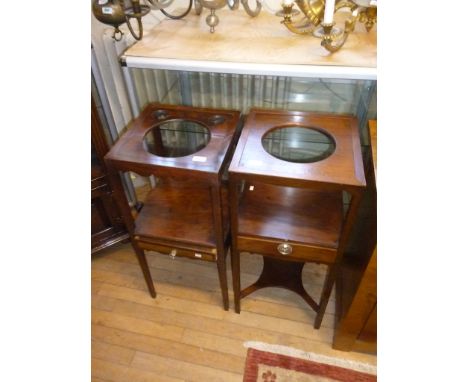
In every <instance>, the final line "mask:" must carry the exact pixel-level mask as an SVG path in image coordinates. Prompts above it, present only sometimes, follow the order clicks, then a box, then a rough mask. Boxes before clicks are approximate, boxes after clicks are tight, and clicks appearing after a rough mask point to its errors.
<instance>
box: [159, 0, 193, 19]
mask: <svg viewBox="0 0 468 382" xmlns="http://www.w3.org/2000/svg"><path fill="white" fill-rule="evenodd" d="M192 4H193V0H189V4H188V7H187V9H186V10H185V12H184V13H182V14H181V15H177V16H175V15H171V14H170V13H169V12H167V11H166V10H164V9H161V12H162V13H163V14H164V16H166V17H169V18H170V19H173V20H179V19H183V18H184V17H185V16H187V15H188V14H189V12H190V11H191V10H192Z"/></svg>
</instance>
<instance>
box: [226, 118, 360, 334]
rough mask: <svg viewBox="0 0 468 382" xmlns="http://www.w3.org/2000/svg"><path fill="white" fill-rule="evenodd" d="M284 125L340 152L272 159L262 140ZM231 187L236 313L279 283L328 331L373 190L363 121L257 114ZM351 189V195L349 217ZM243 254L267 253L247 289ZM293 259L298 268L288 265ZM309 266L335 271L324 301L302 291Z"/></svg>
mask: <svg viewBox="0 0 468 382" xmlns="http://www.w3.org/2000/svg"><path fill="white" fill-rule="evenodd" d="M284 126H303V127H308V128H313V129H315V130H319V131H322V132H324V133H326V134H328V135H329V136H331V137H332V138H333V140H334V142H335V145H336V147H335V151H334V153H333V154H332V155H331V156H329V157H328V158H326V159H323V160H321V161H318V162H313V163H292V162H288V161H284V160H281V159H278V158H277V157H274V156H273V155H270V154H269V153H267V151H266V150H265V149H264V148H263V145H262V137H263V136H264V135H265V134H266V133H267V132H269V131H271V130H273V129H276V128H278V127H284ZM229 182H230V185H229V191H230V207H231V232H232V249H231V254H232V255H231V261H232V275H233V288H234V302H235V310H236V312H238V313H239V312H240V299H241V298H242V297H245V296H247V295H248V294H250V293H252V292H253V291H255V290H257V289H260V288H263V287H268V286H273V285H274V286H277V287H283V288H286V289H289V290H293V291H294V292H296V293H298V294H299V295H300V296H301V297H302V298H304V299H305V300H306V302H307V303H308V304H309V305H310V306H311V307H312V308H313V309H314V310H316V311H317V315H316V318H315V322H314V327H315V328H317V329H318V328H320V326H321V323H322V319H323V315H324V313H325V309H326V306H327V304H328V300H329V298H330V294H331V291H332V289H333V286H334V285H335V280H336V277H337V273H338V269H339V265H340V261H341V257H342V254H343V249H344V247H345V244H346V242H347V240H348V238H349V235H350V232H351V229H352V226H353V223H354V220H355V218H356V214H357V210H358V206H359V203H360V200H361V192H362V189H363V187H364V186H365V184H366V183H365V176H364V170H363V163H362V154H361V146H360V141H359V134H358V130H357V120H356V119H355V118H352V117H349V116H337V115H325V114H315V113H306V112H290V111H271V110H260V109H253V110H251V112H250V113H249V115H248V117H247V119H246V123H245V125H244V128H243V130H242V133H241V136H240V139H239V144H238V145H237V148H236V151H235V153H234V156H233V160H232V163H231V165H230V167H229ZM242 185H244V187H242ZM252 186H253V191H251V187H252ZM311 189H312V190H314V191H315V192H312V191H311ZM343 191H347V192H349V194H350V195H351V202H350V205H349V208H348V210H347V212H346V215H345V216H344V217H343V216H342V214H341V213H342V207H341V206H342V192H343ZM281 243H283V244H285V243H286V244H288V245H289V246H290V249H291V248H292V252H291V254H290V255H283V254H281V253H280V251H279V250H278V244H281ZM301 243H302V244H306V245H308V247H307V246H304V245H302V246H301V245H300V244H301ZM241 250H243V251H250V252H253V251H255V252H257V253H260V254H263V255H264V269H263V271H262V274H261V275H260V278H259V279H258V280H257V282H256V283H254V284H252V285H251V286H249V287H247V288H245V289H243V290H241V285H240V256H239V252H240V251H241ZM269 257H271V259H270V258H269ZM289 261H295V262H296V265H290V264H288V262H289ZM304 261H314V262H321V263H325V264H327V265H328V266H329V268H328V272H327V276H326V279H325V283H324V286H323V289H322V293H321V297H320V301H319V302H318V303H317V302H315V301H314V300H313V299H312V298H311V297H310V296H309V295H308V294H307V293H306V292H305V291H303V288H301V287H300V286H301V285H302V279H301V269H302V267H303V264H302V265H301V263H302V262H304ZM281 263H283V264H284V265H283V266H281Z"/></svg>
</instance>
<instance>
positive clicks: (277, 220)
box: [239, 183, 343, 248]
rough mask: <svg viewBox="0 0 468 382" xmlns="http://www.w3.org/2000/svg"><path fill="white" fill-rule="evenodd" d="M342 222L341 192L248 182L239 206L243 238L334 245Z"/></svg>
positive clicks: (334, 246) (335, 245) (335, 246)
mask: <svg viewBox="0 0 468 382" xmlns="http://www.w3.org/2000/svg"><path fill="white" fill-rule="evenodd" d="M252 187H253V189H252ZM342 222H343V203H342V193H341V192H317V191H313V190H310V189H301V188H294V187H284V186H273V185H269V184H263V183H249V184H248V186H247V189H246V190H245V192H244V195H243V196H242V198H241V201H240V205H239V235H240V236H245V237H259V238H271V239H276V240H288V241H291V242H297V243H304V244H310V245H316V246H322V247H328V248H337V246H338V240H339V236H340V231H341V225H342Z"/></svg>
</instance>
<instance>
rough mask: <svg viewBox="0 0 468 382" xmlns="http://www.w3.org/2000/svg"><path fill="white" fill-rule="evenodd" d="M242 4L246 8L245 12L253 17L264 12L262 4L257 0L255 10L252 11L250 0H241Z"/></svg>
mask: <svg viewBox="0 0 468 382" xmlns="http://www.w3.org/2000/svg"><path fill="white" fill-rule="evenodd" d="M241 2H242V6H243V7H244V10H245V12H246V13H247V14H248V15H249V16H251V17H255V16H257V15H258V14H259V13H260V11H261V10H262V3H261V2H260V1H258V0H256V7H255V10H252V9H251V8H250V5H249V0H241Z"/></svg>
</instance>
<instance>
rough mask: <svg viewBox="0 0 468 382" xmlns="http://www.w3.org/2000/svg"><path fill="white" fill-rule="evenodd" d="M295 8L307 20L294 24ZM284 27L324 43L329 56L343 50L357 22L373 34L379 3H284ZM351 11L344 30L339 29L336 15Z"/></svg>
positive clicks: (327, 0) (346, 0)
mask: <svg viewBox="0 0 468 382" xmlns="http://www.w3.org/2000/svg"><path fill="white" fill-rule="evenodd" d="M294 4H296V5H297V7H298V8H299V9H300V11H301V12H302V14H303V15H304V16H305V22H304V19H303V20H301V21H300V22H299V23H293V21H292V16H294V15H295V14H299V12H298V11H297V10H296V12H294V9H293V7H294ZM282 7H283V11H282V12H281V13H280V15H281V16H283V21H282V23H283V24H284V26H286V28H288V29H289V30H290V31H291V32H293V33H297V34H302V35H310V34H312V35H313V36H315V37H319V38H321V39H322V42H321V44H322V46H323V47H324V48H325V49H327V50H328V51H329V52H332V53H333V52H336V51H337V50H339V49H340V48H341V47H342V46H343V45H344V43H345V42H346V40H347V39H348V36H349V34H350V33H351V32H353V31H354V28H355V25H356V22H357V21H359V22H361V23H363V24H364V25H365V27H366V30H367V31H368V32H369V31H370V30H371V29H372V27H373V26H374V24H375V23H376V22H377V0H338V1H335V0H284V1H283V3H282ZM346 8H347V9H349V11H350V16H349V17H348V18H347V19H346V21H345V25H344V29H341V28H338V27H335V21H334V14H335V12H337V11H339V10H340V9H346Z"/></svg>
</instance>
